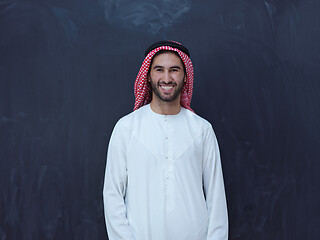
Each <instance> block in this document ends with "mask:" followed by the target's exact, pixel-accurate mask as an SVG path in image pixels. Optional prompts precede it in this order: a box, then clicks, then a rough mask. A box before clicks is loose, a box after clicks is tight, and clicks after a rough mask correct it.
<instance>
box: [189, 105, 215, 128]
mask: <svg viewBox="0 0 320 240" xmlns="http://www.w3.org/2000/svg"><path fill="white" fill-rule="evenodd" d="M183 111H184V115H185V116H186V117H187V119H188V121H190V122H191V124H192V125H193V126H195V127H200V128H201V129H202V131H208V130H210V129H212V125H211V123H210V122H209V121H208V120H206V119H204V118H203V117H200V116H199V115H198V114H196V113H194V112H192V111H190V110H187V109H183Z"/></svg>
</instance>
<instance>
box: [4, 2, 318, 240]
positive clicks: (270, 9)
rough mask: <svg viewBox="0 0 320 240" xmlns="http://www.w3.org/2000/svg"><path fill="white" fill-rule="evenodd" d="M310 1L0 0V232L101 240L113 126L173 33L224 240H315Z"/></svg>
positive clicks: (314, 56)
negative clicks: (187, 59)
mask: <svg viewBox="0 0 320 240" xmlns="http://www.w3.org/2000/svg"><path fill="white" fill-rule="evenodd" d="M319 10H320V2H319V1H316V0H304V1H301V0H283V1H276V0H265V1H261V0H242V1H238V0H214V1H204V0H200V1H195V0H193V1H192V0H163V1H159V0H158V1H156V0H148V1H146V0H144V1H142V0H137V1H129V0H118V1H113V0H99V1H89V0H83V1H75V0H74V1H72V0H69V1H61V0H60V1H57V0H55V1H53V0H42V1H40V0H29V1H13V0H3V1H0V99H1V101H0V240H38V239H39V240H43V239H48V240H49V239H59V240H61V239H66V240H70V239H76V240H78V239H79V240H82V239H85V240H90V239H108V238H107V233H106V228H105V222H104V210H103V203H102V187H103V180H104V170H105V163H106V160H105V156H106V149H107V145H108V141H109V137H110V134H111V131H112V129H113V126H114V124H115V122H116V121H117V120H118V119H119V118H120V117H122V116H123V115H125V114H127V113H130V112H131V111H132V108H133V103H134V95H133V83H134V80H135V77H136V74H137V72H138V70H139V67H140V65H141V63H142V61H143V53H144V51H145V49H146V48H147V47H148V46H149V45H150V44H151V43H153V42H155V41H158V40H166V39H173V40H177V41H180V42H182V43H183V44H184V45H186V46H187V47H188V48H189V50H190V52H191V59H192V60H193V64H194V68H195V83H194V84H195V85H194V95H193V100H192V103H191V107H192V108H193V109H194V110H195V112H196V113H197V114H199V115H200V116H202V117H204V118H206V119H207V120H209V121H210V122H211V123H212V125H213V127H214V129H215V132H216V135H217V137H218V141H219V145H220V150H221V157H222V165H223V171H224V179H225V187H226V194H227V202H228V212H229V223H230V226H229V228H230V230H229V239H232V240H251V239H252V240H270V239H272V240H315V239H320V209H319V208H320V207H319V206H320V205H319V202H320V194H319V189H320V179H319V174H318V172H319V170H320V161H319V157H320V150H319V149H320V147H319V146H320V140H319V136H318V135H319V133H320V107H319V102H320V81H319V77H320V44H319V43H320V14H319Z"/></svg>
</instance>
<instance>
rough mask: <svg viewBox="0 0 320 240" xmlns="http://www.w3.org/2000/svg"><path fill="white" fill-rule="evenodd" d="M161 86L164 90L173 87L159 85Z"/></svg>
mask: <svg viewBox="0 0 320 240" xmlns="http://www.w3.org/2000/svg"><path fill="white" fill-rule="evenodd" d="M161 88H163V89H165V90H169V89H171V88H173V86H161Z"/></svg>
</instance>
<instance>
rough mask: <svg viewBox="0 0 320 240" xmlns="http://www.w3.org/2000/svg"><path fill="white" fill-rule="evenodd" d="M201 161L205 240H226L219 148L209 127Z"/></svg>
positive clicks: (226, 231)
mask: <svg viewBox="0 0 320 240" xmlns="http://www.w3.org/2000/svg"><path fill="white" fill-rule="evenodd" d="M203 161H204V164H203V185H204V186H203V188H204V193H205V196H206V204H207V209H208V214H209V225H208V232H207V240H227V239H228V212H227V204H226V196H225V189H224V182H223V175H222V168H221V161H220V153H219V146H218V142H217V139H216V136H215V134H214V131H213V129H212V126H211V125H210V127H209V128H208V129H207V131H206V136H205V143H204V159H203Z"/></svg>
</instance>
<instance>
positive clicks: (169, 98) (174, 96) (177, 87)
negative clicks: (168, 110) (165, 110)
mask: <svg viewBox="0 0 320 240" xmlns="http://www.w3.org/2000/svg"><path fill="white" fill-rule="evenodd" d="M150 83H151V89H152V92H153V93H154V94H155V95H156V96H157V97H158V98H159V99H160V100H162V101H164V102H172V101H174V100H176V99H177V97H178V96H179V95H180V93H181V91H182V88H183V85H184V83H183V84H181V85H177V83H175V82H169V83H164V82H157V83H155V82H153V81H152V79H151V78H150ZM160 85H164V86H174V87H175V90H174V92H173V93H172V94H170V95H169V94H165V93H161V92H160Z"/></svg>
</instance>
